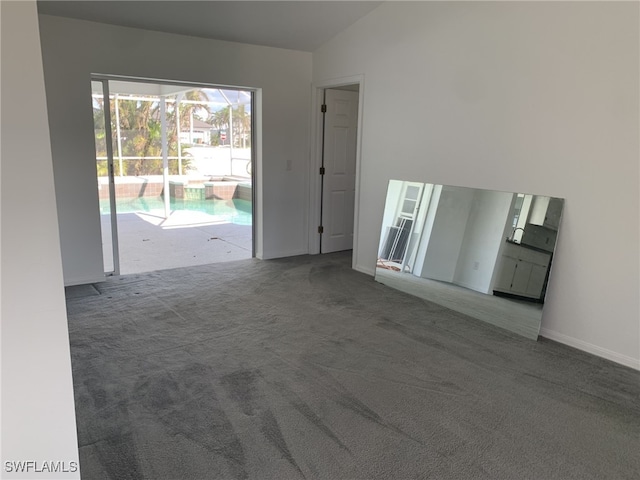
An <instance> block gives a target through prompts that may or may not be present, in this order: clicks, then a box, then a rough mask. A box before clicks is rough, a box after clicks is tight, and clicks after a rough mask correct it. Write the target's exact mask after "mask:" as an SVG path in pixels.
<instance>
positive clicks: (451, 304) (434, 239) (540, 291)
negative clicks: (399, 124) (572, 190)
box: [376, 180, 564, 339]
mask: <svg viewBox="0 0 640 480" xmlns="http://www.w3.org/2000/svg"><path fill="white" fill-rule="evenodd" d="M563 204H564V200H563V199H561V198H554V197H545V196H540V195H529V194H523V193H509V192H497V191H492V190H482V189H477V188H466V187H453V186H447V185H433V184H430V183H419V182H405V181H400V180H390V181H389V187H388V190H387V200H386V203H385V209H384V214H383V219H382V230H381V235H380V243H379V245H378V261H377V265H376V280H377V281H379V282H381V283H384V284H386V285H388V286H390V287H393V288H397V289H398V290H402V291H404V292H406V293H410V294H412V295H416V296H418V297H421V298H424V299H425V300H429V301H431V302H434V303H437V304H440V305H443V306H445V307H447V308H450V309H452V310H455V311H458V312H460V313H464V314H466V315H469V316H471V317H474V318H476V319H479V320H482V321H485V322H488V323H491V324H493V325H496V326H498V327H502V328H505V329H507V330H510V331H512V332H515V333H518V334H520V335H523V336H525V337H527V338H531V339H537V338H538V334H539V332H540V325H541V323H542V306H543V304H544V298H545V293H546V289H547V284H548V282H549V272H550V270H551V263H552V260H553V254H554V249H555V245H556V239H557V235H558V227H559V225H560V218H561V216H562V207H563Z"/></svg>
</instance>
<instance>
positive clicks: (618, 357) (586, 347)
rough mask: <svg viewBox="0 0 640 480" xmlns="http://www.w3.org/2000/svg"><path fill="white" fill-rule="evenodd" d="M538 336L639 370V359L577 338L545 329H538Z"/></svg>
mask: <svg viewBox="0 0 640 480" xmlns="http://www.w3.org/2000/svg"><path fill="white" fill-rule="evenodd" d="M540 336H541V337H544V338H548V339H549V340H554V341H556V342H558V343H563V344H564V345H568V346H570V347H573V348H577V349H578V350H582V351H583V352H587V353H590V354H592V355H595V356H597V357H602V358H606V359H607V360H611V361H612V362H616V363H619V364H621V365H624V366H625V367H629V368H633V369H634V370H640V358H633V357H629V356H628V355H623V354H621V353H618V352H614V351H612V350H608V349H606V348H602V347H599V346H597V345H593V344H592V343H588V342H584V341H582V340H578V339H577V338H573V337H570V336H568V335H565V334H563V333H559V332H556V331H554V330H549V329H547V328H542V329H540Z"/></svg>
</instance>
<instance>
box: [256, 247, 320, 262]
mask: <svg viewBox="0 0 640 480" xmlns="http://www.w3.org/2000/svg"><path fill="white" fill-rule="evenodd" d="M308 254H309V252H308V251H307V249H306V248H305V249H303V250H292V251H280V252H268V253H263V254H262V257H258V256H257V255H256V257H257V258H258V259H259V260H274V259H276V258H285V257H297V256H298V255H308Z"/></svg>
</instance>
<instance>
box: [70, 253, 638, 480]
mask: <svg viewBox="0 0 640 480" xmlns="http://www.w3.org/2000/svg"><path fill="white" fill-rule="evenodd" d="M97 289H98V290H99V291H100V295H97V296H96V295H89V296H84V297H82V296H80V295H76V296H74V297H73V298H68V301H67V303H68V312H69V329H70V339H71V353H72V365H73V379H74V389H75V398H76V412H77V423H78V436H79V446H80V466H81V472H82V477H83V478H84V479H99V478H112V479H128V478H145V479H182V478H184V479H210V478H223V479H236V478H255V479H298V478H308V479H315V478H317V479H356V478H358V479H360V478H363V479H364V478H367V479H368V478H372V479H373V478H381V479H382V478H384V479H390V478H393V479H408V478H434V479H484V478H494V479H526V478H530V479H554V478H557V479H569V478H578V479H591V478H593V479H603V478H611V479H623V478H629V479H631V478H638V475H639V472H640V454H639V451H640V450H639V449H640V403H639V399H640V381H639V380H640V374H639V373H638V372H635V371H633V370H631V369H627V368H625V367H621V366H618V365H615V364H613V363H610V362H607V361H605V360H602V359H599V358H596V357H593V356H590V355H587V354H584V353H581V352H579V351H576V350H573V349H570V348H567V347H564V346H562V345H559V344H556V343H554V342H550V341H545V340H541V341H539V342H533V341H531V340H526V339H523V338H521V337H518V336H516V335H514V334H510V333H509V332H506V331H502V330H500V329H498V328H496V327H492V326H491V325H487V324H484V323H480V322H477V321H474V320H472V319H470V318H467V317H465V316H463V315H461V314H458V313H455V312H452V311H449V310H447V309H445V308H443V307H440V306H437V305H434V304H430V303H428V302H425V301H424V300H420V299H417V298H414V297H411V296H409V295H406V294H403V293H400V292H397V291H394V290H391V289H390V288H388V287H386V286H384V285H381V284H378V283H376V282H374V280H373V279H372V278H370V277H368V276H366V275H363V274H360V273H358V272H355V271H353V270H352V269H351V268H350V256H349V255H348V254H344V253H342V254H332V255H323V256H303V257H296V258H289V259H282V260H272V261H258V260H243V261H238V262H231V263H225V264H218V265H209V266H199V267H191V268H184V269H175V270H165V271H160V272H154V273H147V274H141V275H131V276H125V277H120V278H111V279H109V280H108V281H107V282H105V283H102V284H98V285H97ZM603 321H605V319H603Z"/></svg>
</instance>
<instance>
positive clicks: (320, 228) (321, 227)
mask: <svg viewBox="0 0 640 480" xmlns="http://www.w3.org/2000/svg"><path fill="white" fill-rule="evenodd" d="M318 233H324V227H323V226H322V225H320V226H319V227H318Z"/></svg>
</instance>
